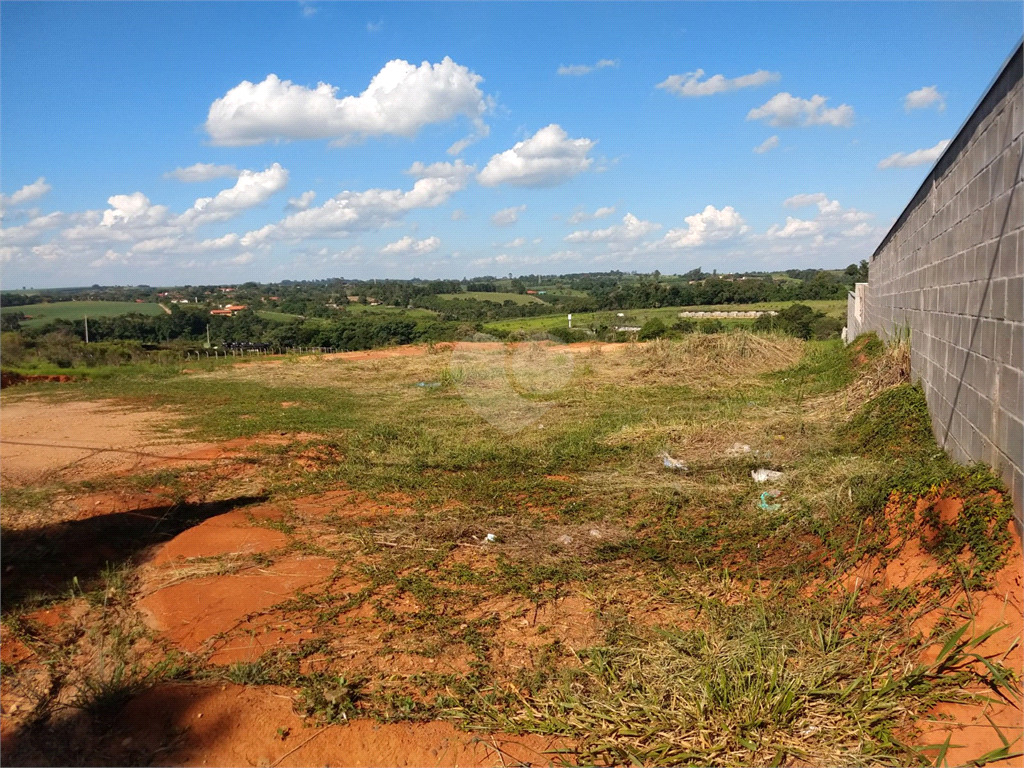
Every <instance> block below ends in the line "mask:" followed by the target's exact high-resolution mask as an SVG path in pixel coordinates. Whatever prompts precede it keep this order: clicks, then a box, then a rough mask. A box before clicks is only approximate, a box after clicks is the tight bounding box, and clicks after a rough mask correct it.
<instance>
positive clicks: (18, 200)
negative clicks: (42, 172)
mask: <svg viewBox="0 0 1024 768" xmlns="http://www.w3.org/2000/svg"><path fill="white" fill-rule="evenodd" d="M51 189H53V187H51V186H50V185H49V184H47V183H46V177H45V176H40V177H39V178H38V179H36V180H35V181H33V182H32V183H31V184H26V185H25V186H23V187H22V188H21V189H19V190H17V191H16V192H14V193H12V194H11V195H9V196H8V195H0V206H7V205H21V204H22V203H28V202H30V201H32V200H38V199H39V198H40V197H42V196H43V195H45V194H46V193H47V192H49V191H50V190H51Z"/></svg>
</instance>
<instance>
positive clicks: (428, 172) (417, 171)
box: [405, 160, 476, 184]
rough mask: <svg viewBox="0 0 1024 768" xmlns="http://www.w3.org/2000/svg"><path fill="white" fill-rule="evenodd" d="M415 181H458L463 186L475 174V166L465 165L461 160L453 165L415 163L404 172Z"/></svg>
mask: <svg viewBox="0 0 1024 768" xmlns="http://www.w3.org/2000/svg"><path fill="white" fill-rule="evenodd" d="M405 173H406V174H408V175H409V176H412V177H413V178H415V179H458V180H459V181H460V182H461V183H463V184H465V183H466V182H467V181H468V180H469V177H470V176H472V175H473V174H474V173H476V166H475V165H466V163H464V162H463V161H462V160H456V161H455V162H454V163H431V164H430V165H425V164H423V163H421V162H420V161H418V160H417V161H416V162H415V163H413V164H412V165H411V166H409V168H408V169H407V170H406V171H405Z"/></svg>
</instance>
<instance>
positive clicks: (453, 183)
mask: <svg viewBox="0 0 1024 768" xmlns="http://www.w3.org/2000/svg"><path fill="white" fill-rule="evenodd" d="M465 185H466V177H465V175H464V174H456V175H453V176H451V177H447V178H444V177H427V178H422V179H419V180H418V181H417V182H416V183H415V184H414V185H413V187H412V189H410V190H408V191H405V190H401V189H368V190H366V191H364V192H350V191H347V190H346V191H345V192H342V193H341V194H339V195H337V196H335V197H332V198H331V199H330V200H327V201H325V202H324V204H323V205H321V206H318V207H313V208H309V209H307V210H305V211H298V212H296V213H293V214H290V215H288V216H286V217H285V218H283V219H282V220H281V221H279V222H277V223H276V224H267V225H266V226H264V227H261V228H260V229H257V230H253V231H251V232H247V233H246V234H245V236H243V237H242V240H241V242H242V245H243V246H245V247H249V246H251V245H253V244H255V243H262V242H265V241H267V240H272V239H294V240H301V239H304V238H307V237H309V238H311V237H348V236H350V235H351V234H352V233H354V232H365V231H368V230H373V229H379V228H380V227H383V226H386V225H388V224H394V223H395V222H397V221H399V220H400V219H401V218H402V217H404V216H405V215H406V214H407V213H408V212H409V211H412V210H416V209H419V208H436V207H437V206H439V205H442V204H444V203H446V202H448V200H449V199H450V198H451V196H452V195H453V194H455V193H456V192H457V191H459V190H460V189H462V188H463V187H464V186H465Z"/></svg>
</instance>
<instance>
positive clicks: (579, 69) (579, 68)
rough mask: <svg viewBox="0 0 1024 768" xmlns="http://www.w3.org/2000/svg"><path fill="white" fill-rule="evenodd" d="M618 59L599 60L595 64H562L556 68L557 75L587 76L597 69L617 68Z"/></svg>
mask: <svg viewBox="0 0 1024 768" xmlns="http://www.w3.org/2000/svg"><path fill="white" fill-rule="evenodd" d="M618 66H619V60H618V59H601V60H600V61H599V62H597V63H596V64H563V65H562V66H560V67H559V68H558V74H560V75H575V76H579V75H589V74H590V73H591V72H594V71H596V70H598V69H605V68H607V67H618Z"/></svg>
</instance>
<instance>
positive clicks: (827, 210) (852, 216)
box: [782, 192, 874, 224]
mask: <svg viewBox="0 0 1024 768" xmlns="http://www.w3.org/2000/svg"><path fill="white" fill-rule="evenodd" d="M782 204H783V205H784V206H785V207H786V208H806V207H808V206H812V205H814V206H817V208H818V214H819V215H818V218H819V219H820V220H821V221H822V222H824V223H826V224H831V223H834V222H845V223H848V224H852V223H855V222H858V221H866V220H868V219H871V218H874V214H871V213H865V212H864V211H858V210H857V209H856V208H843V206H842V205H841V204H840V203H839V201H838V200H830V199H829V197H828V195H826V194H825V193H824V192H814V193H812V194H800V195H793V196H792V197H788V198H786V199H785V200H783V201H782Z"/></svg>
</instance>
